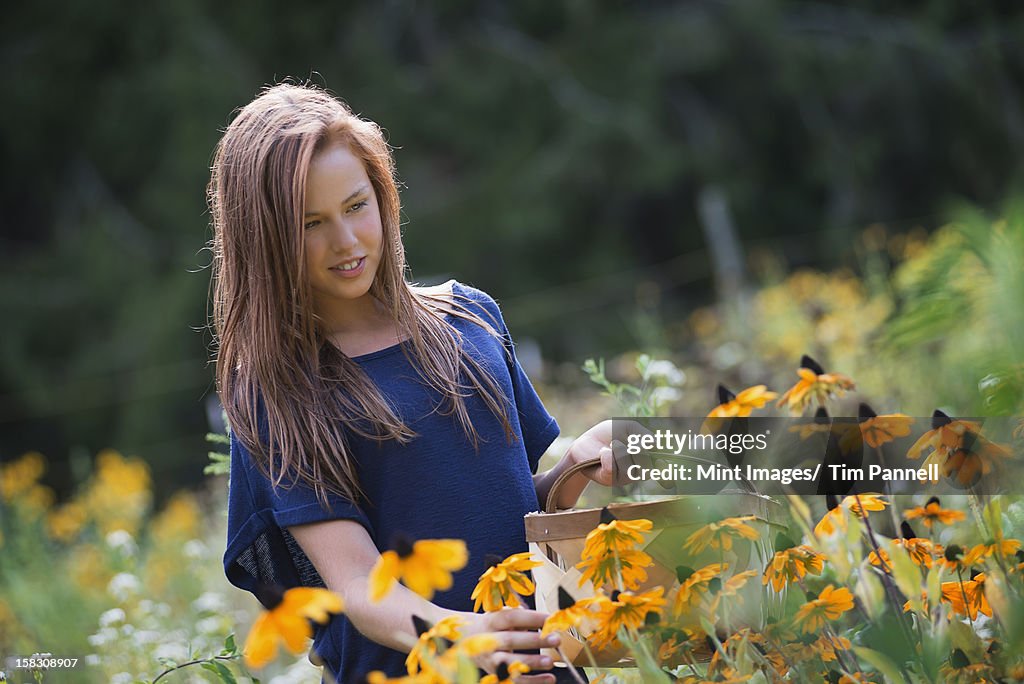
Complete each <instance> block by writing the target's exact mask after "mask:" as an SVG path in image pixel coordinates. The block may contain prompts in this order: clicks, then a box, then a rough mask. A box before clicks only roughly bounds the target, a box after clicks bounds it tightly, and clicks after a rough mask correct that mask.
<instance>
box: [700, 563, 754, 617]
mask: <svg viewBox="0 0 1024 684" xmlns="http://www.w3.org/2000/svg"><path fill="white" fill-rule="evenodd" d="M756 575H757V570H746V571H744V572H738V573H736V574H735V575H733V576H732V577H730V578H728V579H727V580H725V581H724V582H722V588H721V590H719V591H718V592H717V593H716V594H715V597H714V598H713V599H711V605H710V606H709V607H708V611H709V612H710V613H711V614H712V615H714V614H715V613H716V612H717V611H718V606H719V605H720V604H721V602H722V600H723V599H725V598H727V597H728V598H730V599H731V600H732V603H734V604H737V605H738V604H742V603H743V597H741V596H740V594H739V592H740V589H742V588H743V586H744V585H745V584H746V583H747V581H748V580H749V579H750V578H751V577H754V576H756Z"/></svg>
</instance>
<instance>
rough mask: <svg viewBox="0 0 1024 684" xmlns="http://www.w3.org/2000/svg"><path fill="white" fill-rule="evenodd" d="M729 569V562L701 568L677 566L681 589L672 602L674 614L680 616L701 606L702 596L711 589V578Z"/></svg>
mask: <svg viewBox="0 0 1024 684" xmlns="http://www.w3.org/2000/svg"><path fill="white" fill-rule="evenodd" d="M728 569H729V564H728V563H712V564H711V565H705V566H704V567H703V568H701V569H700V570H692V569H691V568H683V567H680V568H676V575H677V577H678V579H679V589H678V591H677V592H676V598H675V601H673V602H672V615H673V616H674V617H678V616H680V615H682V614H683V613H689V612H690V611H691V610H693V609H694V608H696V607H697V606H699V605H700V600H701V597H702V596H704V595H705V594H706V593H708V591H709V586H708V584H709V583H710V582H711V580H712V579H713V578H715V577H718V576H719V575H720V574H722V573H723V572H725V571H726V570H728Z"/></svg>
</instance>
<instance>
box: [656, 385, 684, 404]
mask: <svg viewBox="0 0 1024 684" xmlns="http://www.w3.org/2000/svg"><path fill="white" fill-rule="evenodd" d="M682 398H683V393H682V392H680V391H679V390H677V389H676V388H675V387H655V388H654V389H653V390H651V403H652V404H654V405H655V406H664V405H665V404H671V403H674V402H677V401H679V400H680V399H682Z"/></svg>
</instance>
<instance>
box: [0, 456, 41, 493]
mask: <svg viewBox="0 0 1024 684" xmlns="http://www.w3.org/2000/svg"><path fill="white" fill-rule="evenodd" d="M45 472H46V459H44V458H43V455H42V454H40V453H39V452H37V451H30V452H29V453H27V454H25V455H23V456H22V457H21V458H19V459H18V460H17V461H14V462H13V463H8V464H7V465H5V466H3V467H2V468H0V499H2V500H3V501H13V500H14V498H15V497H17V496H19V495H20V494H23V493H25V492H27V491H28V490H29V489H31V488H32V486H33V485H35V484H36V482H38V481H39V478H41V477H42V476H43V473H45Z"/></svg>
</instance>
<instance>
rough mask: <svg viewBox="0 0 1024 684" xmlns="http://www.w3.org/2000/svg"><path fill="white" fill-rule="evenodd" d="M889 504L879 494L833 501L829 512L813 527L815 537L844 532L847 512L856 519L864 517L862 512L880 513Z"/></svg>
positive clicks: (852, 496)
mask: <svg viewBox="0 0 1024 684" xmlns="http://www.w3.org/2000/svg"><path fill="white" fill-rule="evenodd" d="M888 505H889V502H888V501H886V500H885V499H883V498H882V496H881V495H880V494H870V493H866V494H856V495H850V496H847V497H845V498H844V499H843V500H842V502H840V503H838V504H836V503H835V501H834V499H833V503H832V504H831V507H830V508H829V511H828V512H827V513H826V514H825V515H824V517H822V519H821V520H820V521H818V524H817V525H815V526H814V535H815V536H816V537H829V536H831V535H833V534H835V533H836V532H837V531H840V530H844V531H845V530H846V513H847V511H849V512H850V513H852V514H853V515H854V516H856V517H858V518H863V517H864V511H882V510H885V507H886V506H888Z"/></svg>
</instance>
